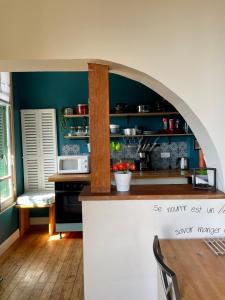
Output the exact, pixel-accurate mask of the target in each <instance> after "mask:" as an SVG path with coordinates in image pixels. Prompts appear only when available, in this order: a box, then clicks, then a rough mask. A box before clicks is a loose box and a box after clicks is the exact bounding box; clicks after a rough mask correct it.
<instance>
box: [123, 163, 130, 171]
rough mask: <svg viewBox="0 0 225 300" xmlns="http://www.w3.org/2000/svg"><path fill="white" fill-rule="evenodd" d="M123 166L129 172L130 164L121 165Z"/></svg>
mask: <svg viewBox="0 0 225 300" xmlns="http://www.w3.org/2000/svg"><path fill="white" fill-rule="evenodd" d="M123 164H124V169H125V170H129V168H130V164H129V163H128V162H125V163H123Z"/></svg>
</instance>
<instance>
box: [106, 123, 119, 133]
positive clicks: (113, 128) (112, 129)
mask: <svg viewBox="0 0 225 300" xmlns="http://www.w3.org/2000/svg"><path fill="white" fill-rule="evenodd" d="M109 128H110V133H111V134H119V133H120V125H116V124H110V125H109Z"/></svg>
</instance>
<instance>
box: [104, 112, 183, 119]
mask: <svg viewBox="0 0 225 300" xmlns="http://www.w3.org/2000/svg"><path fill="white" fill-rule="evenodd" d="M179 114H180V113H179V112H178V111H173V112H145V113H144V112H143V113H141V112H140V113H138V112H137V113H121V114H117V113H113V114H110V117H116V118H117V117H119V118H120V117H158V116H170V115H179Z"/></svg>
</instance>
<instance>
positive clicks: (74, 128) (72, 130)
mask: <svg viewBox="0 0 225 300" xmlns="http://www.w3.org/2000/svg"><path fill="white" fill-rule="evenodd" d="M74 135H76V127H73V126H71V127H70V131H69V133H68V136H74Z"/></svg>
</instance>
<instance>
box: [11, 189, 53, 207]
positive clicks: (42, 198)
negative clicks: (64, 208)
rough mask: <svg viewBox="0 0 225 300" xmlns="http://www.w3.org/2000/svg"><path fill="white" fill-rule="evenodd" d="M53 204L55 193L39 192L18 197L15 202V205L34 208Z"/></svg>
mask: <svg viewBox="0 0 225 300" xmlns="http://www.w3.org/2000/svg"><path fill="white" fill-rule="evenodd" d="M54 202H55V193H52V192H46V191H39V192H26V193H24V194H22V195H20V196H19V197H18V198H17V200H16V204H17V205H22V206H34V207H38V206H39V207H40V206H45V205H49V204H53V203H54Z"/></svg>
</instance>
